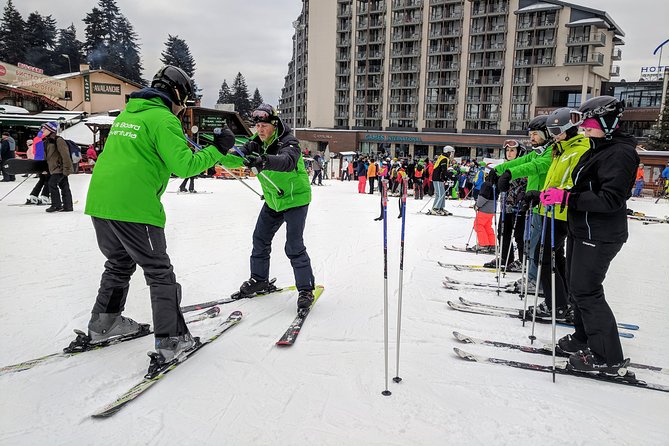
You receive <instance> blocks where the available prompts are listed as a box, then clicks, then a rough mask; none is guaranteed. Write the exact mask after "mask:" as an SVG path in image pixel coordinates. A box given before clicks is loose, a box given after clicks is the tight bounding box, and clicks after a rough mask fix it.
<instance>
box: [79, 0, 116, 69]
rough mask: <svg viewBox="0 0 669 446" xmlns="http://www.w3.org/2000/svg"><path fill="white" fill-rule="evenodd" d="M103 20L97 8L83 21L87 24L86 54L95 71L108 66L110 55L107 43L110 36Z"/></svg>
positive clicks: (85, 32) (85, 33)
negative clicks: (108, 56)
mask: <svg viewBox="0 0 669 446" xmlns="http://www.w3.org/2000/svg"><path fill="white" fill-rule="evenodd" d="M103 20H104V19H103V15H102V11H101V10H100V9H98V8H95V7H94V8H93V9H92V10H91V12H89V13H88V14H86V17H84V20H83V21H84V23H85V24H86V28H85V31H84V35H85V40H84V52H85V53H86V59H87V60H88V63H89V64H90V66H91V68H94V69H95V68H100V67H101V66H102V65H105V64H106V62H107V55H108V53H109V48H108V47H107V42H108V39H109V38H110V36H109V35H108V34H107V31H108V26H107V25H106V24H105V23H104V22H103Z"/></svg>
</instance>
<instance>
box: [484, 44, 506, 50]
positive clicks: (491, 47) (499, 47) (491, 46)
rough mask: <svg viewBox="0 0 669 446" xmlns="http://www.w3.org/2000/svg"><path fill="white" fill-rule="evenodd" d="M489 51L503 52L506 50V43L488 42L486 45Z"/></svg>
mask: <svg viewBox="0 0 669 446" xmlns="http://www.w3.org/2000/svg"><path fill="white" fill-rule="evenodd" d="M485 48H486V49H487V50H495V51H502V50H504V48H506V42H488V43H486V45H485Z"/></svg>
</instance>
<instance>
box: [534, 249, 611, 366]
mask: <svg viewBox="0 0 669 446" xmlns="http://www.w3.org/2000/svg"><path fill="white" fill-rule="evenodd" d="M622 246H623V244H622V243H602V242H593V241H591V240H579V239H572V238H571V237H569V238H568V239H567V258H568V259H569V297H570V300H571V302H572V305H573V307H574V327H575V333H574V337H575V338H576V339H578V340H580V341H587V342H588V347H589V348H590V350H591V351H592V352H594V353H595V354H597V355H598V356H600V357H602V358H604V359H606V362H607V364H609V365H614V364H618V363H620V362H621V361H622V360H623V359H624V358H623V348H622V346H621V345H620V336H618V325H617V322H616V318H615V316H614V315H613V311H611V307H609V304H608V303H607V302H606V298H605V296H604V287H603V286H602V283H603V282H604V278H605V277H606V272H607V271H608V269H609V265H610V264H611V261H612V260H613V258H614V257H615V256H616V254H618V252H619V251H620V249H621V248H622ZM544 289H546V288H544Z"/></svg>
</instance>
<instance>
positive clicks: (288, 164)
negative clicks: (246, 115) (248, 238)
mask: <svg viewBox="0 0 669 446" xmlns="http://www.w3.org/2000/svg"><path fill="white" fill-rule="evenodd" d="M251 117H252V118H253V121H254V122H255V126H256V131H257V133H256V134H255V136H254V137H253V138H251V140H249V141H248V142H247V143H246V144H244V146H243V147H242V148H241V149H237V150H230V151H229V154H228V155H226V156H225V157H224V158H223V159H222V160H221V163H222V164H223V165H224V166H225V167H229V168H236V167H241V166H242V165H245V166H247V167H249V168H250V169H251V170H252V171H253V172H254V173H256V175H257V176H258V180H259V181H260V185H261V187H262V190H263V194H264V197H265V204H264V205H263V207H262V209H261V210H260V215H258V221H257V222H256V227H255V230H254V231H253V251H252V252H251V277H250V278H249V280H247V281H245V282H244V283H243V284H242V285H241V287H240V288H239V292H237V293H235V294H233V295H232V297H233V298H242V297H250V296H254V295H256V294H263V293H267V292H270V291H272V290H273V289H275V287H274V285H273V283H272V282H270V280H269V264H270V253H271V250H272V239H273V238H274V234H276V232H277V231H278V230H279V228H280V227H281V225H282V224H283V223H284V222H285V223H286V245H285V252H286V255H287V256H288V258H289V259H290V264H291V266H292V267H293V273H294V275H295V286H296V287H297V290H298V298H297V311H298V313H300V312H301V311H302V310H305V309H308V308H309V307H311V304H312V303H313V301H314V295H313V290H314V275H313V272H312V269H311V260H310V259H309V254H307V248H306V247H305V246H304V239H303V233H304V227H305V224H306V219H307V212H308V210H309V203H310V202H311V186H310V182H309V174H308V173H307V170H306V169H305V167H304V159H303V158H302V152H301V151H300V147H299V141H298V140H297V138H295V136H293V134H292V133H291V131H290V128H289V127H288V126H286V125H285V124H284V123H283V121H282V120H281V118H279V115H278V113H277V111H276V109H275V108H274V107H272V106H271V105H269V104H261V105H260V106H258V108H257V109H256V110H254V111H253V113H252V114H251Z"/></svg>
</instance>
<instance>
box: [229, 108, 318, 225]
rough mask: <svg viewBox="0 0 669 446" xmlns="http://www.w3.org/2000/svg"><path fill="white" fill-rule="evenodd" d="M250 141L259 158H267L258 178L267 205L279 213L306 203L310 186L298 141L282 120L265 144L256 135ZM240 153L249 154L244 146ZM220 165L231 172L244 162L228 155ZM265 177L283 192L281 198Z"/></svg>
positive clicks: (309, 199)
mask: <svg viewBox="0 0 669 446" xmlns="http://www.w3.org/2000/svg"><path fill="white" fill-rule="evenodd" d="M251 141H254V142H256V143H258V144H259V145H260V147H262V151H263V153H261V154H260V155H266V156H267V163H266V165H265V169H264V170H262V171H261V172H260V174H259V175H258V181H259V182H260V186H261V187H262V191H263V195H264V196H265V203H267V206H269V208H270V209H272V210H274V211H276V212H281V211H285V210H286V209H292V208H296V207H300V206H305V205H307V204H309V203H310V202H311V184H310V182H309V174H308V173H307V169H306V168H305V167H304V159H303V158H302V153H301V151H300V147H299V141H298V140H297V138H295V137H294V136H293V135H292V134H291V133H290V129H289V128H287V127H286V126H285V125H284V124H283V121H281V120H279V124H278V126H277V128H276V131H275V132H274V135H272V137H270V138H269V139H268V140H267V141H265V142H263V141H261V139H260V137H259V136H258V135H257V134H256V135H255V136H253V138H251ZM241 150H242V152H244V153H245V154H246V155H249V154H250V150H249V149H248V146H247V145H244V147H242V148H241ZM221 164H223V165H224V166H225V167H227V168H232V169H234V168H237V167H242V166H243V165H244V161H243V159H242V158H241V157H240V156H237V155H232V154H228V155H226V156H224V157H223V158H222V159H221ZM267 178H269V179H270V180H271V181H272V182H273V183H274V184H275V185H276V186H277V187H278V188H280V189H281V190H282V191H283V195H279V192H278V191H277V190H276V187H274V186H273V185H272V184H271V183H270V182H269V181H268V180H267Z"/></svg>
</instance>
